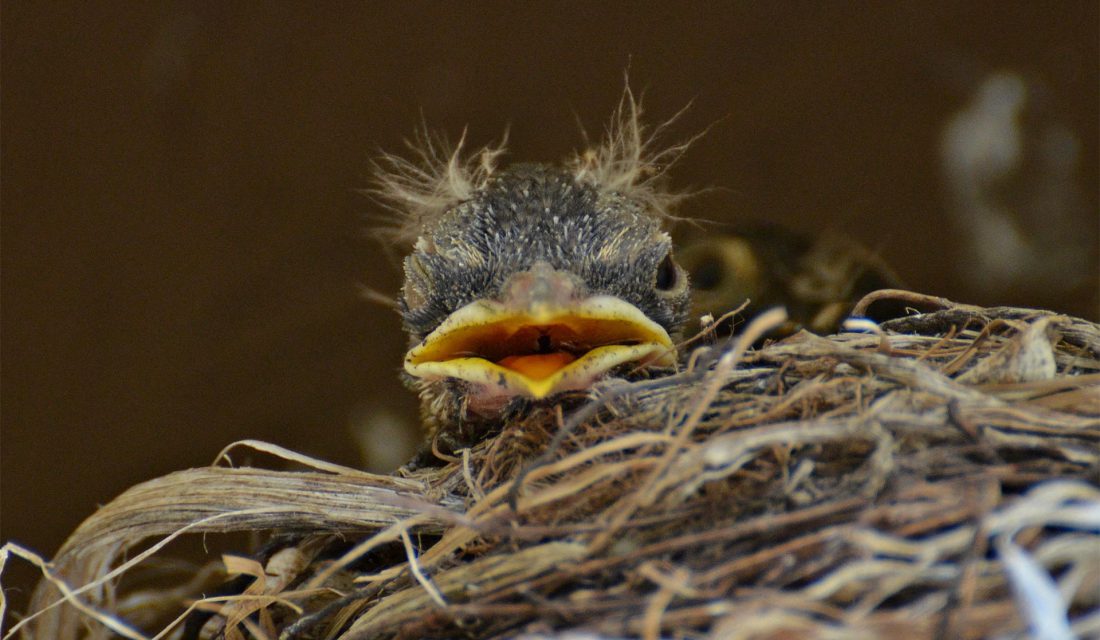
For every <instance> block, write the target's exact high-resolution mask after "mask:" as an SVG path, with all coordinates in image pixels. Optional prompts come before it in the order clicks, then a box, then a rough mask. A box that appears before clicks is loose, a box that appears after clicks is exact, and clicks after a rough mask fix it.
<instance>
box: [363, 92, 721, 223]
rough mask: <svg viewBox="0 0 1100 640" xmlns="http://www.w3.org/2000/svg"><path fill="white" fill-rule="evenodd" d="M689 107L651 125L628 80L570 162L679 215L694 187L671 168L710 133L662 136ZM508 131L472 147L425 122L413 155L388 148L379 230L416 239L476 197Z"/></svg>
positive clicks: (660, 212)
mask: <svg viewBox="0 0 1100 640" xmlns="http://www.w3.org/2000/svg"><path fill="white" fill-rule="evenodd" d="M688 107H690V104H689V105H688ZM688 107H684V109H682V110H680V112H678V113H677V114H676V115H674V116H673V117H672V118H670V119H669V120H667V121H665V122H664V123H662V124H660V125H659V126H656V127H653V128H650V127H647V126H646V125H645V124H644V123H643V122H642V103H641V100H639V99H637V98H635V96H634V92H633V91H631V89H630V85H629V84H627V86H626V88H625V89H624V91H623V95H622V98H620V100H619V105H618V106H617V107H616V109H615V112H614V113H613V114H612V117H611V120H610V122H609V123H608V125H607V127H606V129H605V131H604V137H603V139H602V140H601V142H600V143H599V144H597V145H594V146H588V145H586V147H585V148H584V149H583V150H581V151H577V152H574V153H573V155H572V156H570V157H568V158H567V159H566V160H565V163H564V164H565V166H566V168H567V169H568V170H570V171H571V172H572V173H573V175H574V176H575V178H576V180H577V182H578V183H581V184H588V185H591V186H592V187H594V188H595V189H596V190H597V191H599V192H600V193H603V194H608V195H620V196H622V197H626V198H629V199H631V200H634V201H636V202H639V203H641V204H642V205H644V206H645V208H646V209H647V210H648V211H649V212H650V213H652V214H653V215H656V216H660V217H672V216H671V209H672V207H673V205H675V204H676V203H677V202H679V201H680V200H682V199H683V198H684V197H685V196H686V195H687V194H685V193H682V192H675V191H670V190H668V189H667V188H666V185H665V178H666V173H667V171H668V169H669V167H671V166H672V165H673V164H675V162H676V161H677V160H679V159H680V157H681V156H682V155H683V154H684V152H685V151H686V150H687V148H688V147H689V146H690V145H691V144H692V143H693V142H695V140H697V139H698V138H699V137H700V136H701V135H702V134H701V133H700V134H698V135H696V136H693V137H692V138H690V139H689V140H687V141H686V142H682V143H678V144H674V145H670V146H664V147H662V146H660V145H659V138H660V137H661V136H662V135H663V134H664V133H665V130H666V129H667V128H668V126H669V125H671V124H672V123H673V122H675V121H676V119H677V118H679V117H680V115H682V114H683V113H684V111H686V110H687V109H688ZM582 134H583V130H582ZM507 138H508V136H507V132H505V135H504V136H503V137H502V138H501V141H500V142H499V143H494V144H489V145H486V146H484V147H481V148H479V149H476V150H474V151H470V152H467V151H465V143H466V131H465V130H463V132H462V137H461V138H459V140H458V143H457V144H455V145H450V144H449V143H448V142H447V140H446V139H445V138H443V137H441V136H439V135H434V134H432V133H431V132H430V131H429V130H428V128H427V125H426V124H422V125H421V127H420V128H419V129H417V131H416V134H415V135H414V137H413V138H412V139H411V140H406V141H405V145H406V146H407V147H408V149H409V150H410V151H411V152H412V154H411V157H410V158H405V157H402V156H399V155H396V154H391V153H383V154H382V155H381V156H380V157H379V158H378V159H376V160H375V161H374V163H373V169H374V184H373V186H372V188H370V189H369V190H368V193H370V194H371V195H373V196H374V197H375V198H376V199H377V200H378V201H379V202H380V203H381V204H382V206H384V207H385V208H386V209H388V210H389V211H390V212H391V215H390V216H389V217H388V218H387V219H386V222H387V223H388V224H386V225H385V226H384V227H383V228H382V229H380V230H379V232H380V233H381V234H382V236H383V237H385V238H387V239H390V240H395V241H397V242H413V241H415V240H416V238H417V237H419V236H420V234H421V233H422V231H423V229H424V228H425V227H426V226H430V225H431V224H432V223H433V222H434V221H435V220H438V219H439V218H440V217H441V216H442V215H443V214H444V213H446V212H447V210H448V209H450V208H451V207H454V206H455V205H457V204H459V203H461V202H464V201H466V200H469V199H471V198H473V197H474V195H475V194H476V193H477V192H478V190H480V189H483V188H484V187H485V186H486V185H487V183H488V182H489V180H490V179H491V178H492V177H493V175H494V173H495V172H496V171H497V168H498V165H497V163H498V160H499V159H500V156H501V155H503V154H504V153H506V151H507V148H506V147H507ZM585 138H586V142H587V136H585Z"/></svg>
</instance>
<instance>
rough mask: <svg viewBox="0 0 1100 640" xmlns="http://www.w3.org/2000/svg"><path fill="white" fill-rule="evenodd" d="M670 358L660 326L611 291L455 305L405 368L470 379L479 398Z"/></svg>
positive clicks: (588, 379) (553, 388)
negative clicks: (545, 300)
mask: <svg viewBox="0 0 1100 640" xmlns="http://www.w3.org/2000/svg"><path fill="white" fill-rule="evenodd" d="M630 363H633V364H635V365H636V366H638V367H644V366H652V365H660V366H670V365H672V364H674V363H675V348H674V346H673V344H672V340H671V338H670V337H669V335H668V333H667V332H666V331H665V330H664V328H663V327H661V326H660V325H658V324H657V323H655V322H653V321H652V320H650V319H649V318H648V317H647V316H646V315H645V314H644V313H642V312H641V311H640V310H639V309H638V308H637V307H635V306H633V305H631V304H629V303H627V302H624V301H623V300H621V299H619V298H616V297H613V296H593V297H591V298H587V299H585V300H581V301H576V302H572V303H569V304H563V305H557V304H539V305H534V306H532V307H530V308H526V309H520V310H517V309H515V308H512V307H509V306H508V305H505V304H503V303H500V302H496V301H491V300H479V301H476V302H473V303H470V304H468V305H466V306H465V307H462V308H461V309H458V310H457V311H455V312H454V313H452V314H451V315H450V316H448V317H447V319H446V320H444V321H443V322H442V323H441V324H440V325H439V327H437V328H436V329H435V330H434V331H432V332H431V333H430V334H429V335H428V336H427V337H425V338H424V339H423V340H422V341H421V342H420V344H418V345H416V346H414V347H413V348H412V349H410V350H409V352H408V354H407V355H406V357H405V370H406V371H407V372H408V373H409V374H410V375H412V376H414V377H417V378H423V379H426V380H437V379H445V378H452V379H458V380H463V381H465V382H467V383H469V384H470V385H471V390H472V392H473V393H474V394H475V395H476V396H477V398H478V400H479V402H478V404H484V405H486V406H491V405H494V404H496V402H494V400H496V401H506V400H507V399H509V398H512V397H525V398H530V399H541V398H546V397H548V396H551V395H553V394H556V393H560V392H563V391H571V390H576V389H584V388H587V387H589V386H590V385H591V384H592V383H593V382H594V381H595V380H597V379H599V378H600V377H602V376H604V375H606V374H607V373H608V372H609V371H611V370H612V369H614V368H616V367H619V366H620V365H624V364H630Z"/></svg>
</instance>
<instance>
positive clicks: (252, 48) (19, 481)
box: [0, 1, 1100, 586]
mask: <svg viewBox="0 0 1100 640" xmlns="http://www.w3.org/2000/svg"><path fill="white" fill-rule="evenodd" d="M1097 7H1098V4H1097V3H1096V2H1094V1H1086V2H1059V3H1033V2H1010V3H1006V2H965V3H960V2H936V3H914V2H906V3H847V4H841V3H795V2H788V3H780V4H773V3H716V4H702V3H669V2H662V3H652V4H625V3H586V4H582V3H565V2H555V3H522V4H521V3H506V2H491V3H489V2H486V3H477V4H459V3H426V2H413V3H407V2H386V3H381V2H371V3H339V4H332V5H328V6H326V7H315V6H314V5H312V4H307V3H254V4H239V3H223V2H194V3H170V2H169V3H75V2H74V3H41V2H35V3H24V2H6V3H4V6H3V15H2V28H3V34H2V46H3V51H2V54H3V55H2V64H3V77H2V89H3V96H2V100H3V104H2V106H3V109H2V116H3V122H2V145H3V146H2V170H3V175H2V214H3V229H2V241H3V247H2V261H3V262H2V277H3V280H2V295H3V305H2V312H3V318H2V320H3V327H2V328H3V334H2V355H3V362H2V365H3V367H2V375H3V380H2V393H3V397H2V421H3V422H2V427H3V431H2V445H3V448H2V456H3V457H2V467H0V470H2V481H0V486H2V490H3V494H2V521H0V527H2V530H0V538H2V539H3V540H5V541H6V540H16V541H18V542H21V543H24V544H26V545H29V546H31V547H33V548H36V549H38V550H39V551H41V552H43V553H46V554H51V553H53V551H55V550H56V548H57V546H58V545H59V544H60V543H61V541H62V540H63V539H64V537H65V536H66V535H67V533H68V532H69V531H70V530H72V528H74V527H75V526H76V525H77V524H78V523H79V522H80V521H81V520H82V519H83V518H85V517H86V516H88V515H89V514H90V513H91V512H92V511H93V510H94V509H95V508H96V505H97V504H102V503H104V502H106V501H108V500H110V499H111V498H112V497H113V496H114V495H116V494H117V493H119V492H120V491H122V490H123V489H125V488H126V487H128V486H130V485H132V484H134V483H136V482H139V481H141V480H144V479H148V478H151V477H154V476H157V475H161V474H164V473H166V472H169V471H172V470H175V469H181V468H185V467H191V466H197V465H204V464H208V463H210V462H211V461H212V460H213V458H214V456H215V454H216V453H217V452H218V450H219V449H221V447H222V446H224V445H225V444H228V443H229V442H232V441H234V440H237V439H241V438H259V439H263V440H267V441H271V442H275V443H278V444H281V445H284V446H287V447H290V448H293V449H296V450H299V451H302V452H305V453H308V454H311V455H314V456H318V457H322V458H326V459H329V460H333V461H337V462H341V463H344V464H351V465H371V466H372V467H374V468H382V469H385V468H386V467H388V466H391V465H393V464H395V462H394V460H399V459H400V457H401V456H404V455H405V450H404V448H403V446H405V445H401V439H400V437H398V436H382V437H383V438H384V439H385V441H386V442H387V446H386V447H385V448H387V449H393V450H394V451H395V452H396V454H397V455H396V457H394V456H391V457H389V458H387V457H385V456H382V455H379V453H378V452H377V451H375V452H373V453H366V452H365V446H364V445H363V444H362V442H363V440H364V437H365V436H364V435H363V434H365V433H374V434H376V435H377V434H379V433H387V429H389V430H393V429H397V430H398V431H399V430H400V429H401V428H402V427H406V428H413V425H414V423H413V419H414V418H413V416H414V411H415V402H414V398H413V396H412V395H411V394H410V393H408V392H406V391H405V390H404V389H403V388H402V387H401V385H400V384H399V382H398V378H397V372H398V366H399V363H400V361H401V354H402V351H403V347H404V343H405V338H404V336H403V335H402V334H401V331H400V326H399V323H398V320H397V317H396V315H395V313H393V312H392V311H391V310H389V309H387V308H385V307H382V306H379V305H377V304H374V303H371V302H368V301H365V300H364V299H363V298H362V297H361V296H360V292H359V287H360V285H367V286H369V287H372V288H374V289H377V290H380V291H383V292H387V293H392V292H394V291H396V289H397V287H398V282H399V280H398V278H399V274H398V271H397V269H396V267H395V263H394V261H393V260H392V259H391V258H390V257H388V256H387V252H386V251H384V250H383V249H382V247H380V246H379V245H378V244H376V243H375V242H373V241H372V240H370V239H368V238H367V237H366V233H365V230H366V229H367V228H368V227H369V225H370V215H371V214H372V212H375V211H376V209H375V207H373V205H372V204H371V203H370V202H369V201H367V200H366V199H364V198H363V197H362V196H361V195H359V194H358V193H357V192H356V189H357V188H360V187H363V186H365V185H367V183H368V165H369V159H370V158H371V157H372V156H374V155H375V154H376V153H377V150H378V149H387V150H399V149H400V148H401V144H402V139H403V138H404V137H406V136H408V135H409V134H410V133H411V132H412V130H413V128H414V126H416V124H417V123H418V121H419V120H420V118H421V114H423V117H424V118H425V119H426V120H427V121H428V122H429V123H430V124H431V126H432V127H433V128H436V129H438V130H441V131H445V132H448V133H449V134H450V135H451V137H452V139H453V138H456V137H457V136H458V134H459V133H460V132H461V130H462V128H463V127H464V126H466V125H469V129H470V137H471V139H472V140H473V141H474V142H476V143H484V142H488V141H490V140H491V139H493V138H496V137H497V136H499V134H500V133H501V132H502V130H503V129H504V128H505V127H506V126H508V125H510V127H511V145H510V146H511V149H512V157H513V158H518V159H527V160H541V159H547V160H552V159H556V158H559V157H561V156H563V155H565V154H567V153H568V152H569V151H570V150H572V149H573V148H575V147H576V146H577V145H578V144H580V136H579V135H578V127H577V122H576V121H577V120H578V119H579V120H580V121H581V122H582V123H583V124H584V125H585V126H586V128H587V129H588V130H589V131H590V132H596V131H598V130H599V129H600V127H601V126H602V124H603V122H604V121H605V120H606V118H607V116H608V114H609V113H610V111H611V109H612V108H613V107H614V105H615V104H616V102H617V100H618V97H619V95H620V93H621V90H622V83H623V71H624V69H625V68H626V67H627V66H628V65H629V67H630V75H631V81H632V84H633V85H634V86H635V87H636V88H644V89H646V105H647V108H648V111H649V113H650V114H651V116H652V117H653V118H654V119H660V118H664V117H668V116H670V115H672V114H673V113H675V112H676V111H677V110H679V109H680V108H681V107H682V106H683V105H684V104H685V103H687V102H688V101H690V100H693V101H694V104H693V106H692V108H691V110H690V111H689V112H688V113H687V114H686V115H685V116H684V117H683V118H682V119H681V120H680V121H679V122H678V123H677V124H676V126H675V128H674V137H677V136H678V137H681V138H683V137H688V136H690V135H691V134H693V133H695V132H697V131H699V130H702V129H704V128H706V127H707V126H709V125H713V126H712V127H711V129H710V132H709V133H708V134H707V135H706V136H705V137H704V138H703V139H701V140H700V141H699V142H698V143H697V144H696V145H695V147H694V149H693V150H692V151H691V152H690V153H689V154H688V155H687V156H686V158H685V159H684V160H683V162H682V164H681V165H679V166H678V167H677V168H676V169H675V170H674V172H673V174H674V177H675V183H676V184H678V185H680V186H716V187H722V189H718V190H715V191H713V192H711V193H709V194H707V195H706V196H703V197H700V198H698V199H696V200H694V201H692V202H691V203H690V204H689V205H688V206H687V207H686V209H685V213H687V214H688V215H693V216H699V217H705V218H711V219H716V220H723V221H738V220H748V219H758V220H759V219H764V220H772V221H776V222H779V223H782V224H784V225H787V226H789V227H791V228H793V229H796V230H800V231H808V232H814V231H818V230H823V229H832V230H839V231H843V232H845V233H849V234H851V235H852V236H854V237H855V238H856V239H858V240H860V241H862V242H865V243H867V244H868V245H871V246H873V247H875V248H877V249H879V250H881V252H882V254H883V255H884V256H885V257H886V258H887V259H888V260H889V261H890V262H891V263H892V264H893V265H894V267H895V268H896V270H897V271H898V272H899V273H900V275H901V276H902V277H903V278H904V279H905V280H907V281H908V283H909V284H910V285H911V286H912V287H913V288H916V289H919V290H922V291H926V292H929V293H935V294H940V295H946V296H948V297H952V298H955V299H959V300H963V301H966V302H973V303H979V304H994V303H1011V304H1018V305H1026V306H1041V307H1049V308H1054V309H1058V310H1063V311H1067V312H1071V313H1074V314H1078V315H1082V316H1085V317H1089V318H1093V319H1095V318H1096V317H1097V316H1098V315H1100V312H1098V309H1097V296H1098V293H1097V269H1098V267H1097V252H1098V249H1097V244H1098V239H1097V238H1098V233H1100V230H1098V226H1100V223H1098V216H1097V211H1098V207H1097V190H1098V184H1100V180H1098V177H1097V172H1098V169H1097V166H1098V163H1097V139H1098V133H1097V120H1098V113H1100V109H1098V106H1097V102H1098V86H1100V82H1098V72H1097V64H1098V62H1097V61H1098V40H1100V35H1098V29H1100V27H1098V25H1100V16H1098V9H1097ZM998 72H1000V73H1001V74H1002V76H999V77H1004V74H1008V77H1011V78H1015V80H1014V82H1015V83H1016V84H1015V85H1013V86H1016V87H1024V88H1025V89H1026V96H1027V102H1026V106H1027V110H1026V112H1021V114H1022V115H1020V117H1019V118H1017V119H1016V120H1012V119H1010V124H1012V123H1013V122H1016V123H1017V124H1019V126H1020V127H1021V128H1022V129H1021V131H1023V133H1022V134H1021V135H1022V136H1023V138H1022V139H1023V141H1024V142H1025V143H1026V145H1027V148H1026V149H1025V152H1026V153H1028V154H1030V155H1027V158H1028V160H1027V162H1026V163H1024V164H1023V165H1021V166H1023V167H1024V169H1018V170H1016V171H1014V172H1009V173H1008V174H1007V177H1006V176H1005V175H999V174H998V175H995V176H992V177H988V180H986V183H983V184H984V185H985V186H984V187H983V189H985V190H984V191H982V192H981V193H980V194H978V196H977V200H980V201H982V202H985V201H993V202H996V203H999V204H998V206H999V207H1000V208H1001V209H1005V210H1007V211H1008V213H1007V214H1006V215H1008V216H1009V217H1012V216H1015V218H1013V219H1014V220H1016V222H1015V223H1014V224H1015V227H1014V228H1018V229H1022V230H1023V232H1024V237H1025V238H1026V237H1031V236H1029V235H1028V234H1036V235H1034V237H1035V238H1038V240H1036V241H1035V242H1036V244H1035V247H1033V249H1034V251H1033V252H1032V253H1033V254H1034V255H1032V256H1031V258H1033V259H1034V258H1035V257H1036V256H1038V259H1040V260H1046V257H1047V256H1053V255H1055V254H1057V255H1059V256H1061V258H1059V259H1062V258H1064V262H1058V263H1057V264H1058V265H1064V266H1059V267H1058V268H1056V269H1053V272H1052V274H1045V273H1040V274H1039V276H1037V277H1034V278H1030V277H1029V278H1024V279H1023V280H1021V282H1022V284H1018V285H1016V284H1014V285H1012V286H1006V285H1004V284H1003V283H1001V284H997V283H996V282H994V280H993V279H989V278H986V277H984V276H983V273H984V272H983V271H982V269H983V268H984V267H982V265H980V264H977V263H972V259H973V256H972V253H973V252H972V250H971V249H972V247H973V246H974V243H975V242H981V241H982V238H980V237H975V236H976V235H980V233H979V232H977V231H975V229H976V228H977V229H980V228H982V227H981V226H980V225H978V226H977V227H976V226H975V225H969V226H968V224H967V223H960V222H959V219H960V218H959V216H960V215H965V211H962V210H963V209H965V208H966V206H967V205H966V202H967V200H966V198H967V197H968V196H967V195H966V194H963V196H960V195H959V193H957V191H958V189H959V188H958V186H957V185H954V186H953V183H952V181H951V180H950V179H946V178H945V171H946V169H945V164H944V160H943V158H942V157H941V156H942V154H941V144H942V142H941V141H942V140H943V136H944V135H945V131H947V127H948V126H949V123H951V122H955V121H957V117H958V116H957V114H959V113H978V112H982V111H981V109H977V110H976V111H975V110H974V109H972V108H976V107H975V105H979V106H980V104H979V103H980V102H981V101H980V99H979V98H978V97H980V96H981V95H982V93H981V87H983V86H985V85H983V83H985V82H987V80H988V79H989V78H990V77H998V76H991V74H996V73H998ZM976 96H978V97H976ZM1017 106H1018V105H1017ZM967 109H971V111H970V112H968V111H967ZM982 113H984V112H982ZM992 113H993V115H992V116H991V117H992V118H993V119H994V120H995V119H996V109H993V112H992ZM977 121H980V118H979V119H978V120H977ZM991 130H993V131H994V134H991V135H992V139H993V140H998V139H1000V138H998V135H996V131H995V130H996V127H993V128H992V129H991ZM1050 131H1054V132H1055V134H1051V135H1052V136H1053V138H1051V136H1050V135H1047V133H1049V132H1050ZM1044 132H1047V133H1044ZM987 138H989V136H987ZM1049 140H1054V142H1050V144H1047V142H1049ZM987 141H988V140H987ZM1044 141H1047V142H1044ZM1044 145H1045V146H1044ZM1052 145H1053V146H1052ZM1059 145H1061V146H1059ZM979 146H980V145H979ZM1035 149H1039V151H1035ZM1043 149H1046V152H1044V151H1043ZM1050 149H1054V152H1050ZM1029 150H1030V151H1029ZM1044 153H1046V155H1043V154H1044ZM1052 158H1053V159H1052ZM1048 165H1049V166H1048ZM1036 167H1037V168H1036ZM1052 176H1053V177H1052ZM952 189H954V190H955V191H952ZM1036 194H1038V195H1036ZM1044 194H1045V195H1044ZM1051 194H1053V195H1051ZM973 195H974V194H970V196H973ZM1043 198H1046V199H1045V200H1044V199H1043ZM972 200H973V198H972ZM960 203H961V204H960ZM1036 203H1038V204H1036ZM1051 203H1053V204H1051ZM995 208H996V207H995ZM998 210H1000V209H998ZM960 211H961V213H960ZM1052 230H1053V231H1052ZM1062 253H1065V254H1066V255H1064V256H1062ZM1021 260H1023V259H1022V258H1021ZM1017 263H1018V264H1023V262H1021V261H1017ZM1052 264H1053V263H1052ZM390 443H392V444H390ZM27 575H28V573H27V572H26V571H23V570H21V569H20V570H17V573H16V574H14V575H13V576H6V577H5V580H4V584H5V585H6V586H11V585H13V584H15V585H18V584H20V581H21V580H25V579H27V578H26V576H27Z"/></svg>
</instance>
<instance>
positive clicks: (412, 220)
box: [368, 124, 508, 242]
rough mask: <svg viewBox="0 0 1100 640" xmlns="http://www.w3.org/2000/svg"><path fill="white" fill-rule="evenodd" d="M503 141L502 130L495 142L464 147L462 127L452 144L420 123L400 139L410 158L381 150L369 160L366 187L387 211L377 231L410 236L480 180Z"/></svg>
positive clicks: (480, 183)
mask: <svg viewBox="0 0 1100 640" xmlns="http://www.w3.org/2000/svg"><path fill="white" fill-rule="evenodd" d="M507 141H508V134H507V131H505V134H504V136H503V137H502V138H501V141H500V142H499V143H495V144H488V145H486V146H484V147H481V148H480V149H477V150H475V151H473V152H469V153H467V152H466V151H465V146H466V130H465V129H463V131H462V136H461V137H460V138H459V139H458V143H456V144H454V145H451V144H450V143H449V142H448V141H447V140H446V139H445V138H444V137H442V136H439V135H435V134H433V133H432V132H431V131H430V130H429V129H428V126H427V124H422V125H421V127H420V128H419V129H417V131H416V133H415V135H414V136H413V138H412V139H411V140H409V139H407V140H405V146H406V147H408V149H409V150H410V151H411V152H412V157H411V158H405V157H402V156H399V155H397V154H392V153H383V154H382V155H381V156H379V157H378V158H377V159H376V160H375V161H374V162H373V167H372V168H373V173H374V184H373V185H372V187H371V188H370V189H368V193H370V194H371V195H373V196H374V197H375V198H376V199H377V200H378V201H379V202H380V203H381V204H382V206H384V207H385V208H386V209H388V210H389V211H390V212H391V215H390V216H388V217H387V219H386V222H388V223H389V224H387V225H386V226H385V227H384V228H383V229H381V230H380V231H381V232H382V233H383V235H385V236H388V237H392V238H393V239H395V240H398V241H408V242H411V241H413V240H415V239H416V238H417V236H419V235H420V232H421V229H423V228H424V226H425V225H427V224H430V223H431V222H432V221H433V220H436V219H438V218H439V216H441V215H443V213H444V212H446V211H447V209H449V208H451V207H453V206H454V205H456V204H458V203H459V202H463V201H465V200H469V199H470V198H472V197H473V195H474V194H475V193H476V192H477V191H478V190H479V189H481V188H483V187H484V186H485V184H486V183H487V182H488V181H489V178H490V177H491V176H492V175H493V173H494V172H495V171H496V169H497V160H498V159H499V158H500V156H501V155H503V154H504V153H505V152H506V146H507Z"/></svg>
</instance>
